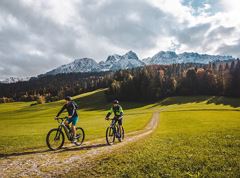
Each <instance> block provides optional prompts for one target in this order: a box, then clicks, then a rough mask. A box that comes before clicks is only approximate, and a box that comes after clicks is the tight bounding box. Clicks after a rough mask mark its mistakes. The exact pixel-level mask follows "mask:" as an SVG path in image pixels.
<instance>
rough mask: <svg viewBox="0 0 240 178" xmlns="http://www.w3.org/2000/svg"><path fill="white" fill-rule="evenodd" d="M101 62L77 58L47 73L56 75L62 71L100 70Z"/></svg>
mask: <svg viewBox="0 0 240 178" xmlns="http://www.w3.org/2000/svg"><path fill="white" fill-rule="evenodd" d="M99 71H100V66H99V64H98V63H97V62H96V61H95V60H93V59H91V58H82V59H76V60H75V61H73V62H72V63H69V64H66V65H62V66H60V67H58V68H56V69H53V70H52V71H49V72H47V73H46V74H45V75H56V74H61V73H72V72H99Z"/></svg>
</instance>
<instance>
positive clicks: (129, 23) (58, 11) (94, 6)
mask: <svg viewBox="0 0 240 178" xmlns="http://www.w3.org/2000/svg"><path fill="white" fill-rule="evenodd" d="M239 9H240V1H239V0H202V1H200V0H68V1H66V0H48V1H46V0H0V79H4V78H7V77H10V76H13V77H26V76H36V75H38V74H42V73H45V72H47V71H49V70H51V69H53V68H55V67H58V66H60V65H63V64H66V63H69V62H72V61H73V60H74V59H78V58H83V57H89V58H93V59H95V60H96V61H98V62H99V61H101V60H106V58H107V56H108V55H111V54H124V53H126V52H128V51H129V50H133V51H134V52H136V53H137V54H138V56H139V58H140V59H142V58H145V57H151V56H153V55H154V54H156V53H157V52H159V51H162V50H164V51H165V50H171V51H175V52H177V53H181V52H185V51H186V52H198V53H208V54H221V55H232V56H233V57H239V56H240V18H239V17H240V10H239Z"/></svg>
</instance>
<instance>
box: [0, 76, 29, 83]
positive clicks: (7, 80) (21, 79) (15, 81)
mask: <svg viewBox="0 0 240 178" xmlns="http://www.w3.org/2000/svg"><path fill="white" fill-rule="evenodd" d="M28 80H30V77H23V78H20V77H9V78H6V79H5V80H2V81H0V83H17V82H23V81H28Z"/></svg>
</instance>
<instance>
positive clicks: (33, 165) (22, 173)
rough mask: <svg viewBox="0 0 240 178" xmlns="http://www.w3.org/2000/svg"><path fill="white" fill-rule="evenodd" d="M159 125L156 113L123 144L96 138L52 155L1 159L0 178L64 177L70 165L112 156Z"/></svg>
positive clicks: (44, 154) (27, 155)
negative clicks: (106, 154) (107, 154)
mask: <svg viewBox="0 0 240 178" xmlns="http://www.w3.org/2000/svg"><path fill="white" fill-rule="evenodd" d="M158 122H159V112H155V113H153V116H152V119H151V120H150V121H149V123H148V124H147V126H146V127H145V128H144V129H143V130H141V131H136V132H131V133H130V134H127V135H126V137H125V139H124V141H123V142H121V143H117V144H114V145H112V146H107V145H106V143H105V142H106V141H105V139H98V140H94V141H89V142H86V143H85V144H84V145H83V146H81V147H70V148H67V149H63V150H59V151H55V152H53V151H51V152H39V153H34V154H26V155H20V156H14V155H13V156H9V157H3V158H1V159H0V170H1V171H0V177H1V178H4V177H56V176H61V175H64V174H66V173H68V172H69V171H70V169H71V168H72V167H73V166H79V165H84V164H85V163H87V162H89V160H93V159H94V158H96V157H97V156H100V155H102V154H104V153H111V152H113V151H115V150H116V149H118V148H121V147H123V146H124V145H126V144H128V143H131V142H135V141H137V140H139V139H142V138H144V137H145V136H147V135H149V134H151V133H152V132H153V131H154V130H155V129H156V127H157V125H158ZM70 165H71V166H70Z"/></svg>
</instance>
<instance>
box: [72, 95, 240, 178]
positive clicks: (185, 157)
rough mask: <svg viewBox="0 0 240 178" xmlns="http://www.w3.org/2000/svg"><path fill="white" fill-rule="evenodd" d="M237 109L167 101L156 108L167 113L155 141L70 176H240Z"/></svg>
mask: <svg viewBox="0 0 240 178" xmlns="http://www.w3.org/2000/svg"><path fill="white" fill-rule="evenodd" d="M213 100H214V102H213ZM220 101H221V102H220ZM221 103H222V104H221ZM239 104H240V101H239V99H230V98H222V97H173V98H168V99H166V100H164V101H162V102H159V103H157V104H155V105H154V107H156V108H161V107H164V106H168V109H167V110H165V111H163V112H161V113H160V124H159V126H158V128H157V130H156V132H154V133H153V134H152V135H151V136H149V137H148V138H147V139H144V140H141V141H139V142H138V143H131V144H129V145H128V146H126V147H124V148H122V149H121V150H118V151H116V152H115V153H114V154H110V155H109V154H106V155H101V156H99V157H98V159H96V160H94V162H91V163H90V164H88V166H86V167H79V168H77V169H76V171H75V172H71V173H70V174H68V176H70V177H71V176H73V177H74V176H76V177H77V176H90V177H91V176H102V177H106V176H110V177H240V154H239V152H240V108H239ZM74 170H75V169H74Z"/></svg>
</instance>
